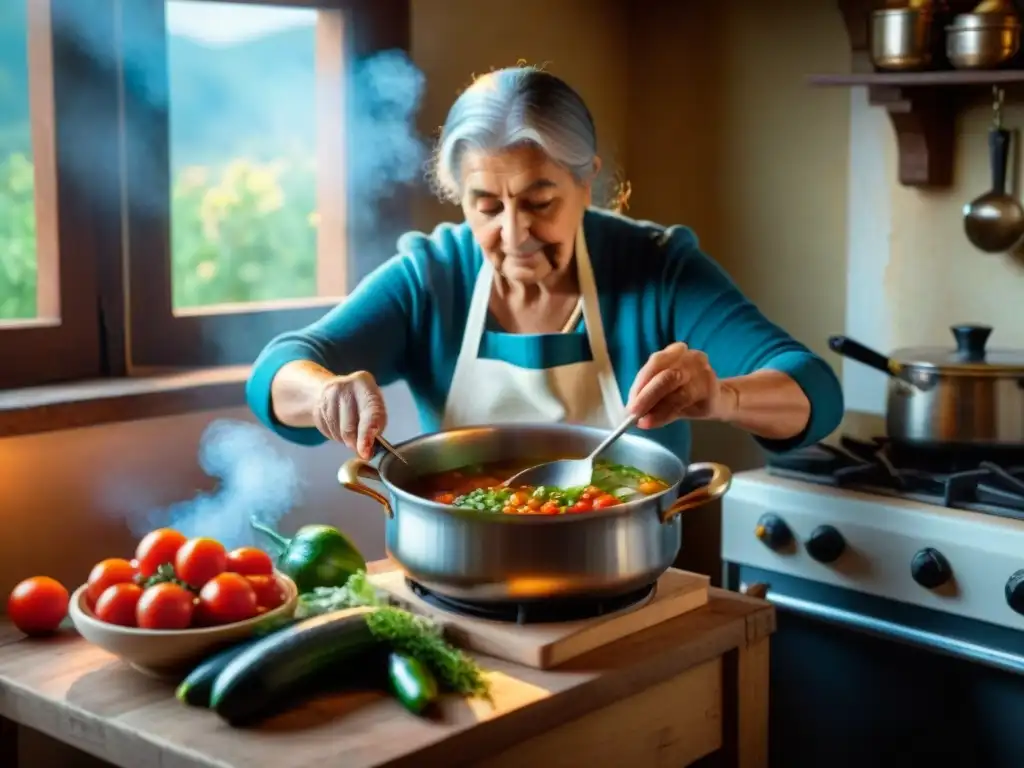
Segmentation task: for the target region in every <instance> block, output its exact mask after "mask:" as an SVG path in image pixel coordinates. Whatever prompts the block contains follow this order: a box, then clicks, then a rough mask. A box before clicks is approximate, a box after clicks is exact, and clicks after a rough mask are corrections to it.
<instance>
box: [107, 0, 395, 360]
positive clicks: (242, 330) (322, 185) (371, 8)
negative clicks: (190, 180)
mask: <svg viewBox="0 0 1024 768" xmlns="http://www.w3.org/2000/svg"><path fill="white" fill-rule="evenodd" d="M187 1H188V2H196V3H202V2H209V0H187ZM134 2H135V3H138V4H137V5H130V4H128V3H123V4H122V12H123V13H125V14H131V16H126V17H125V18H124V20H123V21H122V23H121V28H122V29H132V30H134V31H135V35H137V37H138V39H136V40H132V41H130V43H129V42H126V43H125V44H130V45H131V46H132V47H133V48H134V49H135V50H146V51H148V52H150V53H151V54H153V53H155V52H157V51H159V52H160V53H161V55H159V56H154V59H155V60H156V61H158V62H160V63H161V64H162V65H163V66H162V69H161V70H159V71H155V70H153V69H150V68H149V67H147V78H146V80H147V87H148V94H147V95H148V98H145V99H143V98H138V97H135V96H132V95H131V94H130V93H129V94H127V95H126V97H125V104H124V119H125V124H126V125H127V126H128V130H127V131H126V153H125V154H126V158H127V161H126V166H125V186H126V193H125V199H126V201H128V207H127V209H126V217H127V231H128V242H127V243H126V248H125V252H126V258H127V266H128V269H127V273H128V276H129V277H128V296H127V305H128V317H129V321H128V328H129V336H128V342H127V345H126V349H125V354H126V357H127V359H128V360H129V366H130V367H132V368H136V367H138V368H154V367H158V368H164V367H172V368H178V367H183V366H187V367H201V366H215V365H244V364H246V363H251V362H252V361H253V360H254V359H255V357H256V356H257V354H258V353H259V351H260V349H261V348H262V347H263V346H264V345H265V344H266V342H267V341H269V340H270V337H271V336H273V335H275V334H277V333H280V332H282V331H285V330H288V329H293V328H298V327H301V326H303V325H305V324H307V323H310V322H312V321H314V320H315V319H317V318H318V317H320V316H321V315H322V314H323V313H324V312H325V311H326V309H327V308H328V307H330V306H332V305H334V304H336V303H337V302H338V300H339V298H338V296H334V297H329V298H320V299H300V300H295V301H288V302H273V303H267V304H261V305H255V306H254V305H246V304H242V305H237V306H232V307H221V308H209V309H206V308H202V309H199V310H196V311H191V310H190V311H185V312H182V311H179V312H178V313H177V314H176V313H174V312H173V311H172V307H171V247H170V226H171V220H170V188H171V184H170V181H171V180H170V175H169V172H170V163H169V159H170V157H169V156H170V141H169V120H168V115H169V109H170V108H172V105H170V104H169V84H168V72H167V54H166V51H167V44H166V41H167V36H166V31H165V17H164V3H163V0H134ZM220 2H237V3H240V4H243V5H252V4H253V0H220ZM258 2H262V3H264V4H267V5H277V6H293V7H302V8H315V9H317V10H319V11H320V13H319V15H318V20H317V30H316V37H317V71H318V76H319V80H318V89H319V90H320V93H318V103H317V115H316V120H317V130H316V133H317V154H318V168H317V171H318V173H317V198H318V205H317V208H318V211H319V212H320V214H321V218H320V224H319V229H318V238H317V241H318V244H317V264H318V275H317V279H318V283H322V282H326V283H328V284H333V285H334V286H337V285H338V284H339V282H341V283H342V285H344V283H345V282H346V274H345V273H346V271H347V270H346V267H345V262H346V261H349V259H350V258H351V251H352V248H351V247H350V244H351V243H353V242H359V239H358V238H359V233H357V232H354V231H353V230H352V229H351V228H350V227H349V226H348V220H349V216H348V211H347V208H348V205H347V203H348V198H347V197H345V190H346V188H347V187H348V186H349V185H348V183H347V181H348V180H347V178H346V172H345V169H346V167H347V165H346V163H345V158H346V156H347V155H348V153H349V152H350V151H354V150H357V149H358V148H355V147H348V146H347V138H348V136H349V135H350V133H349V132H347V131H346V130H345V124H344V117H343V116H344V114H345V111H346V107H347V106H348V98H349V94H350V89H349V88H347V87H346V86H347V81H348V77H349V75H350V73H351V71H352V68H351V67H350V66H349V65H348V64H349V62H351V61H352V60H353V59H354V58H357V57H361V56H365V55H367V54H369V53H372V52H374V51H380V50H388V49H396V48H397V49H401V50H404V51H408V50H409V46H410V25H409V22H410V15H409V3H408V0H277V1H276V2H269V1H268V0H258ZM129 7H131V8H132V10H131V11H129V10H128V8H129ZM158 66H160V65H159V64H158ZM335 78H336V79H335ZM325 82H326V83H328V84H330V85H332V86H334V89H333V90H334V93H335V94H336V96H337V98H331V90H332V89H331V88H326V89H325V88H324V87H323V86H324V83H325ZM126 90H127V89H126ZM141 156H147V157H150V158H155V159H156V160H157V162H156V163H147V164H146V166H145V167H140V165H139V164H133V162H132V158H136V157H141ZM153 166H155V167H156V168H157V169H158V171H157V172H158V174H159V173H163V174H164V175H162V176H160V175H158V176H157V177H154V175H153V172H152V171H153ZM137 188H138V189H144V195H138V196H136V195H134V194H133V192H132V190H133V189H137ZM137 197H138V198H139V199H142V198H143V197H144V199H145V200H146V201H147V205H150V204H151V203H152V201H154V200H156V205H154V206H152V209H143V208H140V207H138V206H133V205H132V202H131V201H132V200H133V199H136V198H137ZM393 202H394V201H389V205H388V209H389V210H388V211H387V221H388V225H389V226H388V229H389V230H392V229H393V232H392V233H391V234H392V235H397V234H398V233H399V232H401V231H402V230H404V229H406V228H407V227H408V223H409V221H410V218H411V217H410V216H409V212H408V201H406V205H405V208H406V211H405V213H404V215H402V214H401V212H400V211H399V210H396V209H395V206H394V205H393ZM152 210H156V211H158V212H163V211H166V215H160V214H159V213H157V214H156V215H154V214H153V213H152ZM382 213H383V212H382ZM378 220H380V218H379V217H378ZM392 242H394V240H393V238H392ZM339 252H340V253H344V254H346V259H345V260H342V259H339V258H338V255H339ZM384 256H385V255H384V254H381V260H383V258H384ZM339 265H340V266H339ZM351 287H352V286H349V285H345V286H344V288H346V289H347V288H351ZM344 292H345V291H344V290H342V294H344ZM225 340H230V342H229V343H224V341H225Z"/></svg>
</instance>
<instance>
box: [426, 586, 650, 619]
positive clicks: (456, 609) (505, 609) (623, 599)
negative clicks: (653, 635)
mask: <svg viewBox="0 0 1024 768" xmlns="http://www.w3.org/2000/svg"><path fill="white" fill-rule="evenodd" d="M406 583H407V584H408V585H409V589H410V590H412V592H413V594H415V595H416V596H417V597H418V598H419V599H420V600H423V602H425V603H427V604H428V605H431V606H433V607H434V608H439V609H441V610H444V611H447V612H449V613H455V614H459V615H462V616H469V617H472V618H476V619H487V620H489V621H501V622H507V623H510V624H551V623H555V622H565V621H581V620H583V619H593V618H597V617H599V616H606V615H608V614H610V613H618V612H619V611H624V610H626V609H627V608H631V607H633V606H637V605H639V604H642V603H644V602H646V601H647V600H648V599H649V598H650V597H651V595H652V594H653V592H654V590H655V588H656V585H655V584H648V585H647V586H644V587H641V588H640V589H636V590H632V591H630V592H626V593H625V594H621V595H613V596H610V597H597V598H554V599H550V600H548V599H539V600H528V601H515V600H501V601H493V602H492V601H486V602H485V601H478V600H465V599H460V598H456V597H450V596H448V595H442V594H439V593H438V592H435V591H434V590H431V589H428V588H427V587H424V586H423V585H422V584H419V583H417V582H415V581H413V580H412V579H406Z"/></svg>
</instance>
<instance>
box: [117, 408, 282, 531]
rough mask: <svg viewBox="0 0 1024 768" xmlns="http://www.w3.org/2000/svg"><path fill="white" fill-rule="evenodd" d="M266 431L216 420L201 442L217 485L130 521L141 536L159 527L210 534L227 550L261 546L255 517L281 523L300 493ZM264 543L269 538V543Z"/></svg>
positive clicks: (205, 467)
mask: <svg viewBox="0 0 1024 768" xmlns="http://www.w3.org/2000/svg"><path fill="white" fill-rule="evenodd" d="M271 439H272V437H271V433H270V432H268V431H267V430H266V429H264V428H263V427H260V426H256V425H254V424H249V423H247V422H243V421H232V420H228V419H221V420H218V421H214V422H212V423H211V424H210V425H209V426H208V427H207V428H206V431H205V432H204V433H203V437H202V439H201V441H200V444H199V465H200V467H202V469H203V471H204V472H205V473H206V474H207V475H209V476H210V477H212V478H215V479H217V480H218V483H217V488H216V489H215V490H214V491H212V492H210V493H202V494H200V495H198V496H196V497H195V498H194V499H190V500H188V501H181V502H178V503H176V504H173V505H171V506H170V507H168V508H166V509H160V510H155V511H152V512H150V513H149V514H146V515H141V516H136V517H133V518H131V519H130V521H129V525H130V527H131V530H132V533H133V534H134V535H135V536H136V537H137V538H141V537H142V536H144V535H145V534H146V533H148V532H149V531H151V530H153V529H155V528H174V529H176V530H178V531H181V533H183V534H185V535H186V536H189V537H192V536H209V537H211V538H214V539H217V540H218V541H220V542H221V543H222V544H224V546H226V547H227V548H228V549H232V548H234V547H240V546H246V545H254V544H257V543H258V542H257V539H256V537H255V535H254V532H253V530H252V528H251V527H250V526H249V518H250V516H254V517H256V518H257V519H258V520H260V521H261V522H263V523H266V524H268V525H270V526H272V527H276V526H277V523H278V522H279V521H280V520H281V518H283V517H284V516H285V515H286V514H288V512H289V511H290V510H291V509H292V507H294V506H295V505H296V504H297V503H298V502H299V501H300V497H301V483H300V480H299V477H298V473H297V472H296V469H295V465H294V463H293V462H292V461H291V460H290V459H289V458H287V457H286V456H282V455H281V454H280V453H278V452H277V451H276V450H275V448H274V446H273V445H272V443H271ZM264 543H265V542H264Z"/></svg>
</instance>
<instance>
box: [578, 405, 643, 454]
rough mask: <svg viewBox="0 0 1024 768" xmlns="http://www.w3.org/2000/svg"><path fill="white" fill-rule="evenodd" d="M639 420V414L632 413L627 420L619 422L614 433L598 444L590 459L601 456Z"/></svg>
mask: <svg viewBox="0 0 1024 768" xmlns="http://www.w3.org/2000/svg"><path fill="white" fill-rule="evenodd" d="M639 420H640V417H639V416H637V415H636V414H630V415H629V417H628V418H627V419H626V420H625V421H623V422H622V423H621V424H619V426H617V427H616V428H615V429H614V430H613V431H612V433H611V434H610V435H608V437H606V438H605V439H604V440H602V441H601V443H600V444H599V445H598V446H597V448H595V449H594V450H593V451H592V452H591V454H590V460H591V461H594V459H596V458H597V457H598V456H600V455H601V454H602V453H603V452H604V450H605V448H607V447H608V446H609V445H611V444H612V443H614V442H615V441H616V440H618V439H619V437H620V436H621V435H622V433H623V432H625V431H626V430H627V429H629V428H630V427H632V426H633V425H634V424H636V423H637V422H638V421H639Z"/></svg>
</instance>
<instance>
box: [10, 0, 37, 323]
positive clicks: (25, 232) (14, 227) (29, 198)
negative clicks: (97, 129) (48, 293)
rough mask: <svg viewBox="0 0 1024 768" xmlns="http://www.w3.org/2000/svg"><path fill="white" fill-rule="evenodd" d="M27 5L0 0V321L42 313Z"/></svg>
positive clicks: (20, 318)
mask: <svg viewBox="0 0 1024 768" xmlns="http://www.w3.org/2000/svg"><path fill="white" fill-rule="evenodd" d="M27 10H28V0H15V1H14V2H10V1H8V2H0V323H3V322H5V321H10V320H31V319H35V318H36V317H38V316H39V314H40V312H39V301H38V297H37V278H38V275H37V273H38V268H37V258H36V212H35V174H34V171H33V167H32V126H31V112H30V109H29V79H28V71H29V70H28V20H27Z"/></svg>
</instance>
